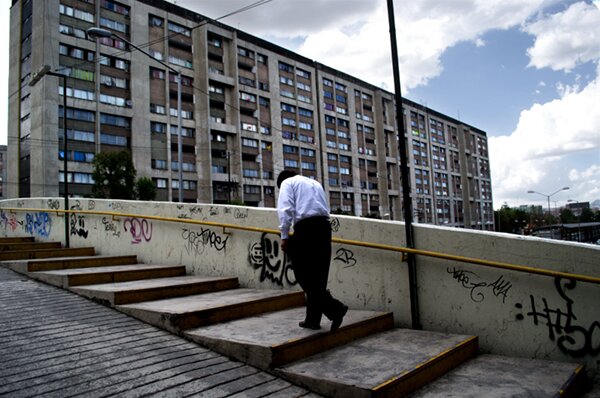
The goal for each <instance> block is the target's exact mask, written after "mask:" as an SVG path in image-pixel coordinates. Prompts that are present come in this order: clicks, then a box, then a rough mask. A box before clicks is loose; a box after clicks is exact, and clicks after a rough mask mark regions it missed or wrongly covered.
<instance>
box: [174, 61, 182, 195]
mask: <svg viewBox="0 0 600 398" xmlns="http://www.w3.org/2000/svg"><path fill="white" fill-rule="evenodd" d="M176 76H177V160H178V161H179V170H178V172H177V177H178V178H179V193H178V195H179V202H180V203H181V202H183V179H182V169H183V159H182V146H181V73H177V75H176Z"/></svg>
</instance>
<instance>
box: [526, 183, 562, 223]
mask: <svg viewBox="0 0 600 398" xmlns="http://www.w3.org/2000/svg"><path fill="white" fill-rule="evenodd" d="M568 189H569V187H563V188H561V189H559V190H558V191H556V192H553V193H551V194H550V195H546V194H545V193H541V192H537V191H527V193H537V194H538V195H542V196H545V197H546V198H547V199H548V216H550V214H552V210H550V198H551V197H552V196H554V195H556V194H557V193H559V192H560V191H566V190H568Z"/></svg>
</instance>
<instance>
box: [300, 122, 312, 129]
mask: <svg viewBox="0 0 600 398" xmlns="http://www.w3.org/2000/svg"><path fill="white" fill-rule="evenodd" d="M298 127H300V128H301V129H304V130H312V129H313V125H312V123H307V122H299V123H298Z"/></svg>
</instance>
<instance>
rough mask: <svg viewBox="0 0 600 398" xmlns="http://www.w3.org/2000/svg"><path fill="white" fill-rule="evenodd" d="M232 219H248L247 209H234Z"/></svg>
mask: <svg viewBox="0 0 600 398" xmlns="http://www.w3.org/2000/svg"><path fill="white" fill-rule="evenodd" d="M233 218H235V219H243V218H248V209H245V210H240V209H235V211H234V212H233Z"/></svg>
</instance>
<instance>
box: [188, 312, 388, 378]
mask: <svg viewBox="0 0 600 398" xmlns="http://www.w3.org/2000/svg"><path fill="white" fill-rule="evenodd" d="M305 312H306V309H305V307H299V308H293V309H289V310H284V311H276V312H270V313H266V314H262V315H258V316H254V317H250V318H243V319H239V320H234V321H230V322H226V323H220V324H216V325H211V326H205V327H201V328H197V329H192V330H189V331H187V332H185V333H184V336H185V337H187V338H188V339H190V340H193V341H195V342H197V343H199V344H201V345H203V346H205V347H208V348H210V349H211V350H214V351H217V352H219V353H221V354H224V355H227V356H229V357H233V358H236V359H238V360H240V361H242V362H245V363H248V364H250V365H253V366H256V367H258V368H261V369H269V368H272V367H277V366H281V365H284V364H287V363H289V362H293V361H296V360H299V359H302V358H305V357H308V356H310V355H314V354H316V353H318V352H321V351H324V350H327V349H330V348H333V347H336V346H340V345H342V344H346V343H348V342H350V341H354V340H357V339H359V338H362V337H365V336H368V335H370V334H374V333H378V332H382V331H385V330H389V329H392V328H393V327H394V316H393V314H392V313H390V312H375V311H353V310H350V311H348V313H347V314H346V316H345V317H344V322H343V323H342V326H341V327H340V328H339V329H338V330H337V331H336V332H334V333H331V332H330V331H329V328H330V325H331V323H330V322H329V321H325V319H326V318H324V322H323V323H322V325H321V326H322V329H321V330H309V329H303V328H301V327H299V326H298V322H299V321H301V320H303V319H304V316H305Z"/></svg>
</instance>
